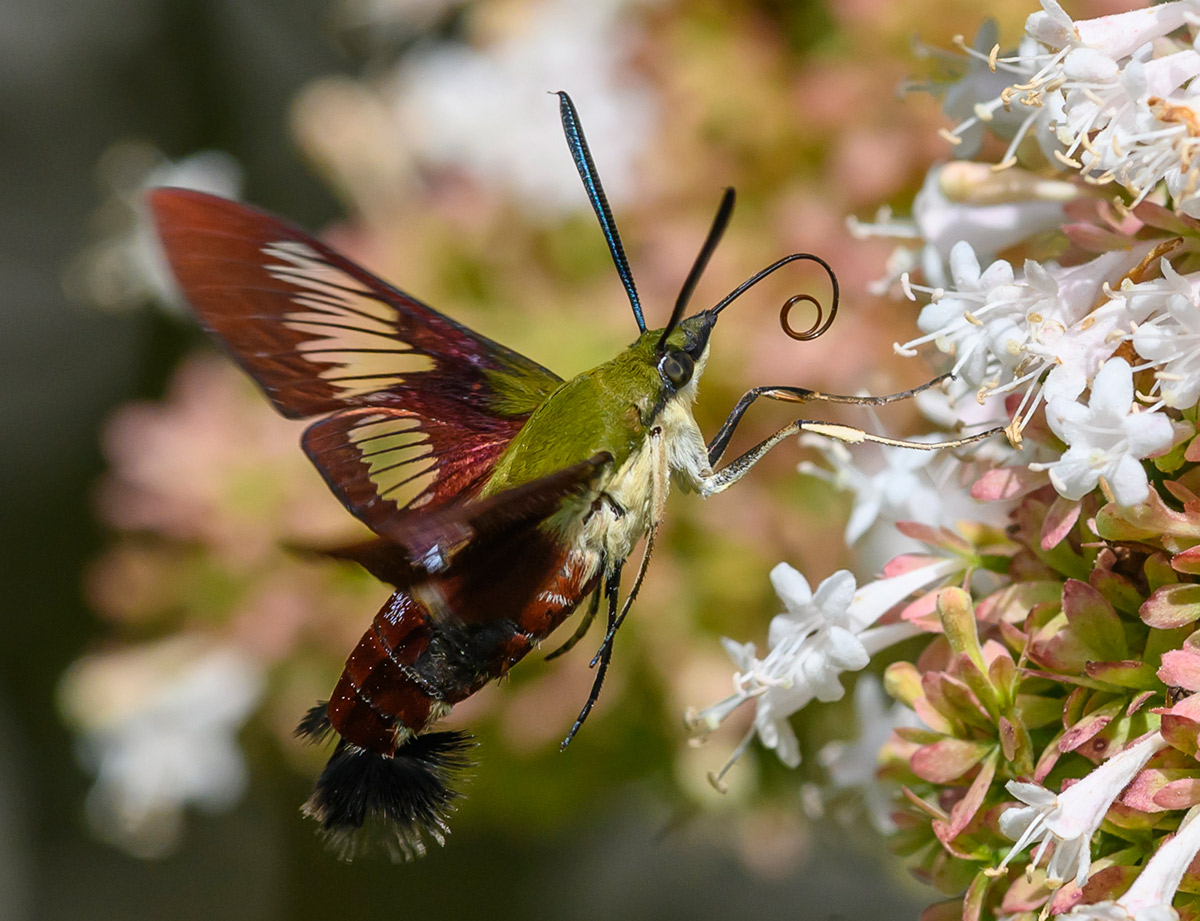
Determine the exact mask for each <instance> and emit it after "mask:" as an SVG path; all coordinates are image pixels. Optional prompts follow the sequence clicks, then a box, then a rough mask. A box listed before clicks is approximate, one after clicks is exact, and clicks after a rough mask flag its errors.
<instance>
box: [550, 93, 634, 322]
mask: <svg viewBox="0 0 1200 921" xmlns="http://www.w3.org/2000/svg"><path fill="white" fill-rule="evenodd" d="M557 96H558V111H559V114H560V115H561V116H562V126H563V134H565V135H566V136H567V146H568V147H570V148H571V156H572V157H573V158H574V160H575V168H576V169H577V170H579V178H580V179H582V180H583V187H584V188H585V189H586V190H587V195H588V201H590V202H591V203H592V210H593V211H595V212H596V217H597V219H598V220H599V221H600V228H601V229H602V230H603V231H604V239H605V240H607V241H608V251H609V252H610V253H611V254H612V260H613V264H614V265H616V267H617V274H618V275H620V276H621V284H623V285H624V286H625V293H626V294H627V295H629V304H630V306H631V307H633V318H634V319H635V320H637V325H638V329H639V330H641V331H642V332H645V331H646V320H645V318H644V317H643V316H642V303H641V301H639V300H638V293H637V285H635V284H634V283H633V273H632V272H630V271H629V260H628V259H626V258H625V248H624V247H623V246H621V235H620V234H619V233H617V222H616V221H614V220H613V216H612V210H611V209H610V208H609V207H608V198H607V197H605V195H604V186H602V185H601V184H600V174H599V173H597V172H596V164H595V163H593V162H592V152H591V151H590V150H588V145H587V140H586V139H585V138H584V136H583V126H582V125H581V124H579V113H578V112H576V111H575V103H573V102H571V97H570V96H568V95H567V94H566V93H564V92H563V91H562V90H559V91H558V93H557Z"/></svg>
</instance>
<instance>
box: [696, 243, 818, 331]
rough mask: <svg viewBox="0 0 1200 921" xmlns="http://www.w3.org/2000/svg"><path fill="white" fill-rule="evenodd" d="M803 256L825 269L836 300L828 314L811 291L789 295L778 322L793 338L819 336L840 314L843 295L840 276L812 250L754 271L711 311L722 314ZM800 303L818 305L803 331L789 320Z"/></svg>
mask: <svg viewBox="0 0 1200 921" xmlns="http://www.w3.org/2000/svg"><path fill="white" fill-rule="evenodd" d="M801 259H803V260H807V261H809V262H815V263H817V265H819V266H820V267H821V268H823V269H824V270H825V272H826V274H827V275H828V276H829V283H830V284H831V285H832V286H833V301H832V303H830V305H829V313H828V315H827V316H826V315H825V313H824V311H823V310H822V308H821V302H820V301H818V300H817V299H816V298H815V297H813V296H812V295H811V294H797V295H794V296H792V297H789V298H788V299H787V301H786V302H785V303H784V305H783V309H782V310H780V312H779V325H780V326H782V327H783V331H784V332H785V333H787V334H788V335H789V336H791V337H792V338H793V339H799V340H801V341H807V340H809V339H816V338H817V337H818V336H822V335H824V334H825V333H826V332H827V331H828V330H829V327H830V326H832V325H833V320H834V318H835V317H836V316H837V311H838V300H839V297H840V295H839V291H838V280H837V275H836V274H835V273H834V271H833V269H832V268H831V267H830V265H829V263H828V262H826V261H825V260H824V259H822V258H821V257H820V256H814V255H813V254H812V253H792V254H791V255H790V256H784V257H783V258H782V259H780V260H779V261H778V262H773V263H771V264H770V265H769V266H767V267H766V268H765V269H763V270H762V271H760V272H755V273H754V274H753V275H751V276H750V277H749V278H747V279H746V280H745V281H744V282H742V283H741V284H740V285H738V286H737V287H736V288H734V289H733V290H732V291H730V292H729V293H728V294H727V295H725V297H723V298H722V299H721V301H720V303H718V304H717V305H716V306H715V307H713V308H712V309H711V311H710V313H713V314H718V313H720V312H721V311H722V310H724V309H725V308H726V307H728V306H729V305H730V304H732V303H733V302H734V301H736V300H737V299H738V298H739V297H741V296H742V295H743V294H745V293H746V292H747V291H749V290H750V289H751V288H753V287H754V286H755V285H757V284H758V283H759V282H760V281H762V280H763V279H764V278H766V277H767V276H768V275H770V274H771V273H772V272H775V271H777V270H779V269H781V268H783V267H784V266H785V265H787V264H788V263H789V262H796V261H798V260H801ZM797 304H812V305H813V306H814V307H816V308H817V318H816V320H814V321H813V325H812V326H810V327H809V328H808V329H806V330H803V331H801V332H797V331H796V330H795V329H793V328H792V325H791V324H790V323H789V322H788V316H789V315H790V314H791V312H792V309H793V308H794V307H795V306H796V305H797Z"/></svg>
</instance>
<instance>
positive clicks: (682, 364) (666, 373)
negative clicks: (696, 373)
mask: <svg viewBox="0 0 1200 921" xmlns="http://www.w3.org/2000/svg"><path fill="white" fill-rule="evenodd" d="M695 367H696V365H695V363H694V362H693V361H692V356H691V355H689V354H688V353H687V352H667V354H666V355H664V356H663V357H662V358H660V359H659V360H658V371H659V373H660V374H661V375H662V376H663V377H664V378H665V379H666V380H667V381H668V382H670V384H671V385H672V386H673V387H675V389H676V390H678V389H679V388H680V387H682V386H683V385H684V384H686V383H687V382H688V381H690V380H691V379H692V371H693V370H694V369H695Z"/></svg>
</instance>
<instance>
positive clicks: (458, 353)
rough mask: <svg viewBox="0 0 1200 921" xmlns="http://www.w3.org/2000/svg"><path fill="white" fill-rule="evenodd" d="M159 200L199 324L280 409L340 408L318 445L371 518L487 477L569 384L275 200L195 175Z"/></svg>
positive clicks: (315, 451) (342, 488)
mask: <svg viewBox="0 0 1200 921" xmlns="http://www.w3.org/2000/svg"><path fill="white" fill-rule="evenodd" d="M150 204H151V207H152V208H153V211H154V214H155V217H156V219H157V221H158V229H159V234H160V236H161V238H162V242H163V247H164V249H165V251H166V255H167V259H168V261H169V263H170V265H171V268H172V270H173V271H174V273H175V277H176V278H177V279H178V281H179V284H180V286H181V287H182V288H183V291H184V293H185V294H186V295H187V298H188V300H189V302H190V303H191V304H192V306H193V308H194V309H195V311H196V313H197V314H198V315H199V317H200V320H201V322H202V323H203V324H204V326H205V327H207V328H208V329H209V330H210V331H211V332H212V333H213V334H214V335H216V336H217V338H219V339H220V340H221V341H222V342H224V343H225V345H226V346H228V348H229V349H230V351H231V352H232V353H233V354H234V356H235V358H236V359H237V360H238V362H239V363H240V364H241V365H242V367H243V368H245V369H246V371H248V372H249V373H250V375H251V376H252V377H253V378H254V379H255V380H256V381H257V382H258V384H259V385H260V386H261V387H262V389H263V390H264V391H265V392H266V394H267V396H268V397H270V399H271V401H272V402H273V403H274V404H275V406H276V408H277V409H278V410H279V411H280V412H281V413H283V414H284V415H285V416H289V417H303V416H312V415H316V414H319V413H327V412H334V413H335V415H334V416H332V417H330V418H328V419H325V420H323V421H321V422H318V423H316V424H315V425H314V426H313V427H312V429H311V430H310V431H309V432H308V433H307V434H306V436H305V440H304V441H305V449H306V450H307V451H308V454H309V456H310V457H311V458H312V460H313V462H314V463H315V464H316V465H317V467H318V469H320V471H321V473H322V474H323V475H324V477H325V479H326V481H327V482H328V483H329V485H330V486H331V488H332V489H333V491H334V492H335V493H336V494H337V495H338V497H339V498H340V499H341V500H342V501H343V502H344V503H345V504H346V506H347V507H348V508H349V509H350V511H352V512H353V513H354V514H355V515H357V516H358V517H360V518H361V519H362V520H363V521H364V522H365V523H366V524H367V525H368V526H369V527H372V528H376V529H378V526H379V524H380V522H381V520H383V519H384V518H386V517H387V516H389V515H392V514H394V513H395V511H396V510H397V509H398V508H406V507H409V506H410V505H412V506H421V505H431V504H432V505H436V504H437V503H439V502H441V501H443V500H444V499H446V498H447V497H449V496H453V495H458V494H460V493H461V492H462V491H463V490H470V491H473V490H477V489H478V488H479V486H480V485H481V483H482V482H483V480H484V479H486V476H487V474H488V473H489V472H490V470H491V468H492V466H493V465H494V464H495V462H496V459H497V458H498V457H499V456H500V454H501V453H502V452H503V450H504V448H505V446H506V445H507V444H508V442H509V441H510V440H511V439H512V437H513V436H514V435H515V434H516V432H517V430H518V429H520V427H521V426H522V425H523V424H524V422H525V420H526V419H527V418H528V416H529V413H531V412H532V411H533V409H534V408H535V407H536V406H537V405H538V404H539V403H540V402H541V401H542V400H544V399H545V397H546V396H547V395H548V394H549V393H550V392H551V391H552V390H553V389H554V388H555V387H556V386H558V384H559V383H560V382H561V380H560V378H559V377H558V376H557V375H555V374H553V373H552V372H550V371H548V370H546V369H545V368H543V367H542V366H541V365H539V364H537V363H536V362H533V361H530V360H529V359H527V358H524V357H523V356H521V355H520V354H518V353H517V352H514V351H512V350H511V349H507V348H505V347H504V346H502V345H499V344H498V343H495V342H493V341H491V340H490V339H487V338H485V337H484V336H480V335H478V334H477V333H474V332H472V331H471V330H469V329H467V328H466V327H464V326H462V325H460V324H458V323H455V322H454V321H453V320H450V319H449V318H447V317H444V316H442V315H441V314H439V313H438V312H436V311H435V310H432V309H431V308H429V307H427V306H425V305H424V304H422V303H421V302H420V301H418V300H416V299H415V298H412V297H410V296H409V295H407V294H405V293H403V292H402V291H398V290H397V289H395V288H393V287H391V286H390V285H387V284H385V283H384V282H382V281H380V280H379V279H378V278H376V277H375V276H373V275H372V274H371V273H369V272H367V271H365V270H364V269H362V268H360V267H358V266H357V265H355V264H354V263H353V262H351V261H350V260H348V259H346V258H345V257H343V256H341V255H339V254H338V253H336V252H335V251H333V250H332V249H330V248H329V247H328V246H325V245H324V244H323V243H321V242H320V241H319V240H316V239H314V238H313V237H311V236H309V235H308V234H306V233H304V232H303V231H300V230H298V229H297V228H295V227H293V226H291V225H289V224H287V223H285V222H283V221H281V220H279V219H277V218H274V217H272V216H270V215H268V214H265V213H263V212H261V211H257V210H255V209H253V208H249V207H247V206H245V205H241V204H238V203H236V202H231V201H226V200H225V199H222V198H217V197H215V196H212V195H205V194H203V193H200V192H193V191H188V190H183V189H156V190H155V191H153V192H152V193H151V194H150ZM368 408H369V409H368Z"/></svg>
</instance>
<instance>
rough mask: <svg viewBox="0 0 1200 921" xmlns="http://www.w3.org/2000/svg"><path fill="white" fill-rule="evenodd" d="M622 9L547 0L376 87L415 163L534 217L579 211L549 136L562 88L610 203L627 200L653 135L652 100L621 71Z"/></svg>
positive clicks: (562, 157) (424, 53) (580, 199)
mask: <svg viewBox="0 0 1200 921" xmlns="http://www.w3.org/2000/svg"><path fill="white" fill-rule="evenodd" d="M628 6H629V3H628V0H547V2H543V3H538V4H534V5H532V6H531V7H530V8H529V9H528V10H527V11H526V12H527V15H524V16H521V17H510V18H509V19H508V20H507V25H508V28H507V29H506V30H504V31H503V32H498V33H493V34H490V35H489V36H488V38H487V39H486V40H483V39H480V40H479V41H478V42H477V43H476V44H474V45H468V44H448V43H439V44H437V45H434V46H431V47H430V48H429V49H428V50H421V49H418V50H417V51H416V52H415V53H414V54H412V55H410V56H408V57H407V58H406V59H405V60H404V62H403V63H402V64H401V66H400V67H399V68H397V69H396V71H395V72H394V73H393V74H392V75H391V77H390V78H389V79H388V80H387V81H386V82H385V83H384V85H383V94H384V97H385V99H386V100H387V101H388V104H389V105H390V106H391V108H392V111H393V113H394V118H395V121H396V123H397V124H399V125H401V126H402V127H403V136H404V138H405V140H406V141H407V142H408V143H409V144H411V146H412V150H413V152H414V153H415V155H416V156H417V157H418V158H419V159H422V160H426V161H431V162H435V163H440V164H443V165H450V166H455V167H458V168H460V169H465V170H467V171H469V172H471V173H472V174H474V175H475V176H476V177H478V178H479V179H480V180H482V181H484V182H486V183H499V184H501V185H502V186H504V187H505V188H507V189H511V190H512V191H513V192H515V193H517V194H518V195H519V196H521V197H522V200H523V202H524V203H525V204H526V205H527V206H528V208H529V210H530V211H531V212H539V211H541V212H549V213H551V214H557V213H561V212H564V211H572V210H576V209H579V208H586V207H587V199H586V198H585V197H584V196H583V194H582V192H581V190H580V187H579V177H578V176H577V175H576V173H575V169H574V167H573V166H572V164H571V160H570V157H569V156H567V154H566V147H565V145H564V143H563V140H562V134H561V131H559V130H558V129H557V128H556V115H555V113H556V112H557V100H555V99H554V98H553V97H552V96H548V95H547V92H548V91H550V92H552V91H555V90H559V89H567V90H570V92H571V95H572V96H573V97H574V99H575V101H576V103H578V105H579V107H580V110H581V111H582V112H583V114H584V116H585V117H586V123H587V129H588V140H589V142H590V143H591V144H592V146H593V153H594V154H595V158H596V161H597V163H598V165H599V167H600V169H601V172H602V173H603V175H604V187H605V190H606V192H607V194H608V198H609V200H610V201H611V202H612V203H613V204H614V205H616V204H618V203H620V202H622V201H625V200H627V199H628V198H629V197H630V195H631V194H632V191H633V183H634V176H635V170H634V167H635V165H636V162H637V159H638V156H639V155H640V153H641V152H642V150H643V149H644V146H645V143H646V139H647V138H649V137H650V136H652V133H653V131H652V129H653V123H654V101H653V98H652V96H651V94H650V92H649V91H648V89H647V88H646V87H645V84H644V83H643V82H642V81H640V80H638V79H637V78H636V76H635V75H634V74H633V73H632V71H631V70H630V68H629V67H627V66H626V59H627V58H628V57H629V56H630V55H632V54H633V49H632V47H631V46H630V43H629V38H630V36H629V33H628V32H627V31H626V30H625V29H623V28H622V25H621V22H622V15H623V13H624V12H625V9H626V8H627V7H628Z"/></svg>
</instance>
